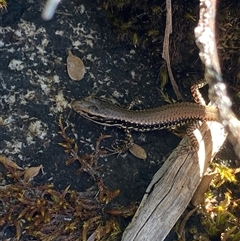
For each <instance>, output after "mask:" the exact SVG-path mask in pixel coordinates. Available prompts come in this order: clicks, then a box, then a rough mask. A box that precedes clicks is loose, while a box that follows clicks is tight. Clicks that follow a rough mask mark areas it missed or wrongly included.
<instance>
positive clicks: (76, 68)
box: [67, 51, 86, 80]
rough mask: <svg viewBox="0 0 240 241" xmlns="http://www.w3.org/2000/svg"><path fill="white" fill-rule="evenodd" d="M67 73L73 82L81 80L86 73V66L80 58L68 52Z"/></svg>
mask: <svg viewBox="0 0 240 241" xmlns="http://www.w3.org/2000/svg"><path fill="white" fill-rule="evenodd" d="M67 72H68V75H69V77H70V78H71V79H72V80H81V79H82V78H83V76H84V74H85V73H86V70H85V66H84V64H83V62H82V60H81V59H80V58H78V57H77V56H75V55H73V54H72V52H71V51H69V52H68V57H67Z"/></svg>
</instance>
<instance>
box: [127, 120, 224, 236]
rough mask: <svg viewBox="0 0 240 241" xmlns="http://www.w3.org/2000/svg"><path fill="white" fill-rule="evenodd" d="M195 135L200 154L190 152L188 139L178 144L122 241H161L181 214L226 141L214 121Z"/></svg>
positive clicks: (195, 132) (146, 195)
mask: <svg viewBox="0 0 240 241" xmlns="http://www.w3.org/2000/svg"><path fill="white" fill-rule="evenodd" d="M194 135H195V136H196V138H197V140H198V143H199V151H198V152H194V151H193V150H190V147H189V142H188V138H187V137H186V138H184V139H183V140H182V141H181V142H180V144H179V145H178V147H177V148H176V149H175V150H174V151H173V152H172V154H171V155H170V156H169V158H168V159H167V160H166V161H165V163H164V165H163V166H162V167H161V169H160V170H159V171H158V172H157V173H156V174H155V175H154V177H153V179H152V181H151V183H150V184H149V186H148V188H147V190H146V194H145V195H144V197H143V199H142V202H141V204H140V206H139V208H138V211H137V212H136V214H135V216H134V217H133V219H132V222H131V223H130V224H129V226H128V227H127V228H126V230H125V232H124V234H123V237H122V241H149V240H151V241H163V240H164V239H165V237H166V236H167V235H168V233H169V232H170V230H171V229H172V228H173V226H174V224H175V223H176V222H177V220H178V219H179V217H180V216H181V215H182V213H183V212H184V210H185V209H186V207H187V205H188V204H189V202H190V201H191V198H192V196H193V194H194V192H195V190H196V188H197V187H198V185H199V183H200V181H201V179H202V177H203V175H204V172H205V171H206V169H207V167H208V166H209V164H210V162H211V160H212V159H213V157H214V156H215V154H216V153H217V152H218V150H219V149H220V147H221V146H222V144H223V142H224V141H225V139H226V132H225V131H224V128H223V127H222V125H221V124H219V123H217V122H209V123H203V125H202V126H201V127H200V128H198V129H196V130H195V131H194Z"/></svg>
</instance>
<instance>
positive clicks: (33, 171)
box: [23, 165, 43, 182]
mask: <svg viewBox="0 0 240 241" xmlns="http://www.w3.org/2000/svg"><path fill="white" fill-rule="evenodd" d="M40 170H42V171H43V165H40V166H38V167H29V168H28V169H27V170H26V171H25V173H24V177H23V179H24V181H25V182H29V181H30V179H32V178H33V177H35V176H37V175H38V173H39V171H40Z"/></svg>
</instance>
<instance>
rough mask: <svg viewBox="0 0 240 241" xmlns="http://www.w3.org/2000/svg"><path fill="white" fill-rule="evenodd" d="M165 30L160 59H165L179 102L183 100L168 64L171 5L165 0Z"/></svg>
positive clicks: (169, 0)
mask: <svg viewBox="0 0 240 241" xmlns="http://www.w3.org/2000/svg"><path fill="white" fill-rule="evenodd" d="M166 11H167V13H166V28H165V34H164V41H163V53H162V57H163V58H164V59H165V61H166V64H167V69H168V74H169V78H170V81H171V83H172V86H173V90H174V92H175V94H176V96H177V98H178V99H179V100H184V98H183V97H182V95H181V93H180V91H179V88H178V86H177V83H176V81H175V79H174V77H173V73H172V69H171V64H170V57H169V36H170V34H171V33H172V4H171V0H166Z"/></svg>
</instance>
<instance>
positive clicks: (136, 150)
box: [129, 143, 147, 160]
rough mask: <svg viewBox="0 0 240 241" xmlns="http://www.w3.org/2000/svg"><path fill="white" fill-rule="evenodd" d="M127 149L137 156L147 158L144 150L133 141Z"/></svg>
mask: <svg viewBox="0 0 240 241" xmlns="http://www.w3.org/2000/svg"><path fill="white" fill-rule="evenodd" d="M129 151H130V152H131V153H132V154H133V155H134V156H135V157H137V158H139V159H143V160H145V159H146V158H147V153H146V151H145V150H144V149H143V148H142V147H141V146H139V145H137V144H135V143H133V145H132V146H131V147H130V148H129Z"/></svg>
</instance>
